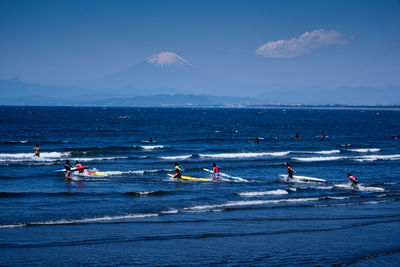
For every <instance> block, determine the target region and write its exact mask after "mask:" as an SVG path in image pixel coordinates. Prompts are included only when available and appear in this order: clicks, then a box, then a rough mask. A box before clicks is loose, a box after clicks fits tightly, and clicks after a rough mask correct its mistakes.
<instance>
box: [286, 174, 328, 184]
mask: <svg viewBox="0 0 400 267" xmlns="http://www.w3.org/2000/svg"><path fill="white" fill-rule="evenodd" d="M279 177H280V178H281V179H283V180H284V181H285V182H292V183H299V182H300V183H301V182H316V183H323V182H326V180H324V179H321V178H315V177H308V176H300V175H293V178H289V177H288V175H287V174H279Z"/></svg>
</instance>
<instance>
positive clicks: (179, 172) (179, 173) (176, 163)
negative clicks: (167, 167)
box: [174, 162, 184, 179]
mask: <svg viewBox="0 0 400 267" xmlns="http://www.w3.org/2000/svg"><path fill="white" fill-rule="evenodd" d="M174 165H175V173H176V174H175V175H174V178H178V179H181V178H182V175H181V172H184V171H183V170H182V169H181V168H179V166H178V162H175V163H174Z"/></svg>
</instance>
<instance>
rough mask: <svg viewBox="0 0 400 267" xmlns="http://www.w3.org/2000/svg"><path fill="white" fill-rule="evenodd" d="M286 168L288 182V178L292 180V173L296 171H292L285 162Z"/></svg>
mask: <svg viewBox="0 0 400 267" xmlns="http://www.w3.org/2000/svg"><path fill="white" fill-rule="evenodd" d="M286 168H287V171H288V181H289V178H290V179H293V172H294V173H296V171H295V170H293V169H292V167H291V166H290V164H289V162H286Z"/></svg>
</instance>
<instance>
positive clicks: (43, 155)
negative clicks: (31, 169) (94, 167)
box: [0, 152, 70, 159]
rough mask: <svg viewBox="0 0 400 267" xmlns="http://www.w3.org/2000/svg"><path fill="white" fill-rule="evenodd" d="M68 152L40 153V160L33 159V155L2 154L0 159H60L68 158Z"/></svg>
mask: <svg viewBox="0 0 400 267" xmlns="http://www.w3.org/2000/svg"><path fill="white" fill-rule="evenodd" d="M69 155H70V152H64V153H61V152H42V153H40V158H38V157H34V153H33V152H32V153H2V154H0V159H32V158H36V159H42V158H43V159H45V158H54V159H58V158H61V157H65V156H69Z"/></svg>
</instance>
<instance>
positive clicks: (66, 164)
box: [64, 160, 71, 180]
mask: <svg viewBox="0 0 400 267" xmlns="http://www.w3.org/2000/svg"><path fill="white" fill-rule="evenodd" d="M64 168H65V170H66V171H67V172H66V173H65V180H69V179H71V165H70V164H69V160H66V161H65V165H64Z"/></svg>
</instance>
